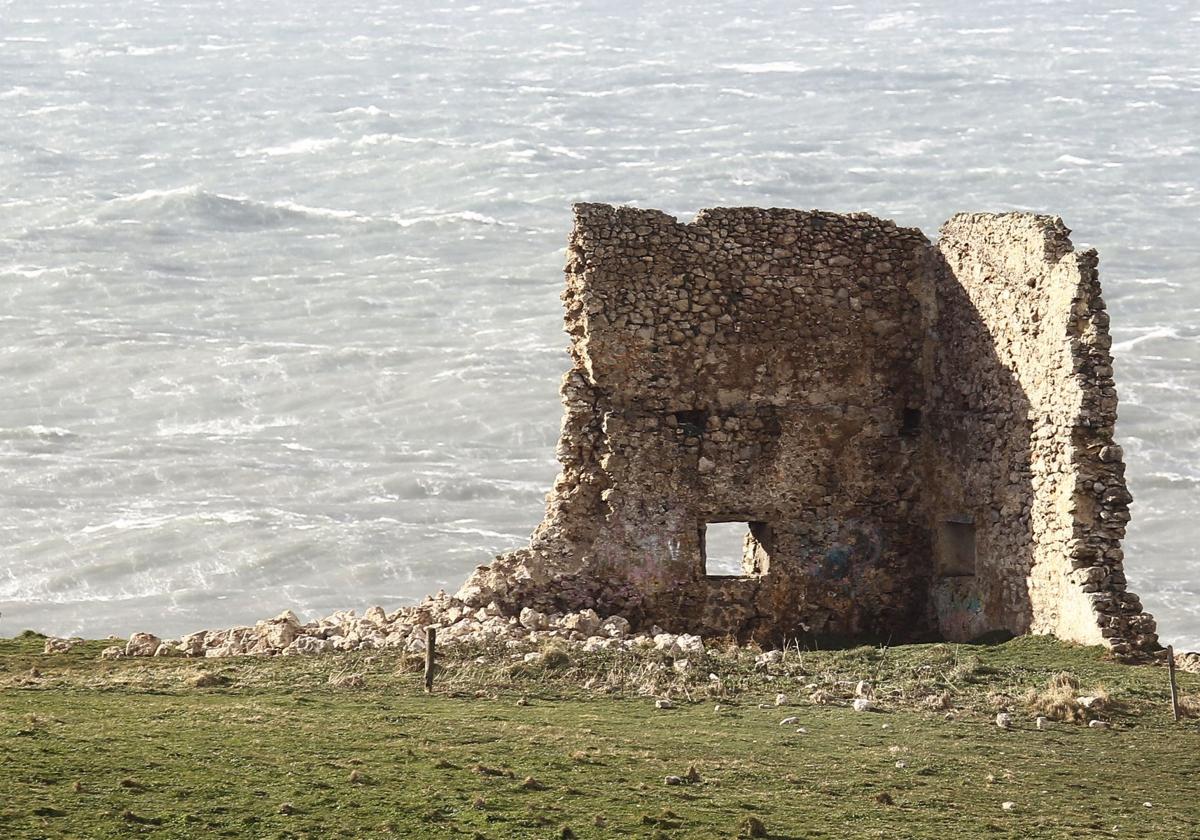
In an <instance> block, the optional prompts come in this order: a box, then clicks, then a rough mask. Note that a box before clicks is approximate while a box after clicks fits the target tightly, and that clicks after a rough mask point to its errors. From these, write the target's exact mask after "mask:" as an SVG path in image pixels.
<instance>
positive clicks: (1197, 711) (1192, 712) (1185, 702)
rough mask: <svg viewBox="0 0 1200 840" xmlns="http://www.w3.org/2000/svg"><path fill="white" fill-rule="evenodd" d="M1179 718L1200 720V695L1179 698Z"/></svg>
mask: <svg viewBox="0 0 1200 840" xmlns="http://www.w3.org/2000/svg"><path fill="white" fill-rule="evenodd" d="M1179 716H1180V717H1185V718H1200V694H1191V695H1188V696H1186V697H1180V698H1179Z"/></svg>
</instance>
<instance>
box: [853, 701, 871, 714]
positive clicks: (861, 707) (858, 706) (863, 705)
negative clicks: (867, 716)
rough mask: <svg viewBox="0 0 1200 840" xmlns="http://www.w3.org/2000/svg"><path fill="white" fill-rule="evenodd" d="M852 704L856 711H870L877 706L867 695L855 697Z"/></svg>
mask: <svg viewBox="0 0 1200 840" xmlns="http://www.w3.org/2000/svg"><path fill="white" fill-rule="evenodd" d="M851 705H852V706H853V707H854V711H856V712H869V711H871V710H872V709H874V708H875V703H874V702H873V701H871V700H869V699H867V698H866V697H855V698H854V702H853V703H851Z"/></svg>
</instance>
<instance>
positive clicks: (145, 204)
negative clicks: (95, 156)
mask: <svg viewBox="0 0 1200 840" xmlns="http://www.w3.org/2000/svg"><path fill="white" fill-rule="evenodd" d="M129 206H133V207H135V208H137V209H136V210H135V211H134V214H133V217H134V218H135V219H137V220H139V221H141V220H145V221H147V222H148V221H152V220H154V221H161V220H162V219H164V218H170V217H171V216H173V215H174V216H182V217H185V218H187V217H195V218H199V219H201V220H202V221H207V222H209V223H216V224H219V225H221V226H230V227H235V228H236V227H248V228H258V227H278V226H284V225H287V224H289V223H297V222H304V221H330V220H332V221H348V222H356V223H365V222H371V221H375V219H373V218H372V217H370V216H365V215H363V214H361V213H359V212H358V211H355V210H340V209H336V208H331V207H312V206H309V205H306V204H300V203H298V202H294V201H275V202H265V201H257V200H255V199H253V198H250V197H249V196H245V195H229V194H226V193H219V192H210V191H208V190H205V189H203V188H202V187H199V186H195V185H189V186H184V187H176V188H173V189H150V190H144V191H142V192H139V193H134V194H132V195H124V196H118V197H117V198H114V199H112V200H110V201H109V202H108V203H107V204H106V205H105V206H104V207H102V208H101V209H100V211H99V212H98V213H97V216H98V217H99V219H100V220H117V219H126V218H129V216H130V214H129V212H128V210H127V209H126V208H128V207H129Z"/></svg>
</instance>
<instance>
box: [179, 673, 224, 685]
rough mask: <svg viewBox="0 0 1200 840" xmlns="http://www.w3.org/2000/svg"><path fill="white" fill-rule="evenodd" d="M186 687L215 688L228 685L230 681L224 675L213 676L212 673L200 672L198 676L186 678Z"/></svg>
mask: <svg viewBox="0 0 1200 840" xmlns="http://www.w3.org/2000/svg"><path fill="white" fill-rule="evenodd" d="M187 682H188V685H190V686H191V687H192V688H215V687H217V686H222V685H229V683H230V682H231V680H230V679H229V677H227V676H225V675H224V674H215V673H213V672H212V671H201V672H200V673H198V674H194V675H192V676H191V677H190V678H188V681H187Z"/></svg>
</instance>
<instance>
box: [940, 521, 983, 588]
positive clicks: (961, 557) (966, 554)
mask: <svg viewBox="0 0 1200 840" xmlns="http://www.w3.org/2000/svg"><path fill="white" fill-rule="evenodd" d="M940 536H941V540H940V542H941V545H940V546H939V548H940V550H939V551H938V574H939V575H941V576H942V577H969V576H971V575H973V574H975V559H976V558H975V523H974V521H973V520H971V519H970V518H969V517H952V518H950V519H947V520H946V521H945V522H943V523H942V532H941V535H940Z"/></svg>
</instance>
